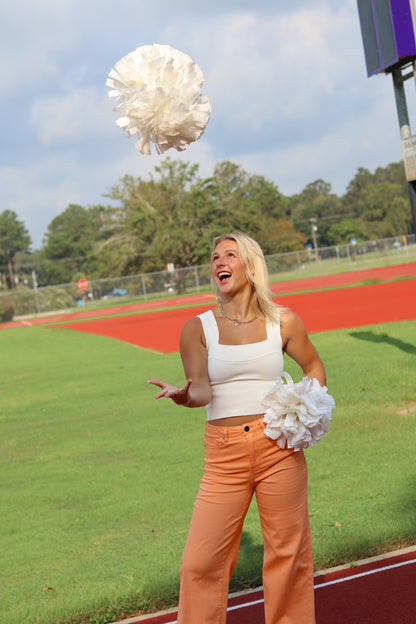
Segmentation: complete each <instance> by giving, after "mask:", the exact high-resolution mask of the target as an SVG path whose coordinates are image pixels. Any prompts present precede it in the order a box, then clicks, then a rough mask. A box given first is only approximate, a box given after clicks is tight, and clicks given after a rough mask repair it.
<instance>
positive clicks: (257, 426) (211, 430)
mask: <svg viewBox="0 0 416 624" xmlns="http://www.w3.org/2000/svg"><path fill="white" fill-rule="evenodd" d="M263 418H264V417H263V416H260V418H258V419H256V420H253V421H250V422H247V423H244V424H243V425H232V426H230V427H218V426H217V425H213V424H211V423H210V422H209V420H208V421H207V423H206V426H205V432H206V433H207V434H208V435H213V436H217V437H218V436H222V437H224V438H227V439H228V438H231V437H233V436H241V434H247V433H249V432H250V431H261V432H263V431H264V429H265V428H266V423H264V422H263Z"/></svg>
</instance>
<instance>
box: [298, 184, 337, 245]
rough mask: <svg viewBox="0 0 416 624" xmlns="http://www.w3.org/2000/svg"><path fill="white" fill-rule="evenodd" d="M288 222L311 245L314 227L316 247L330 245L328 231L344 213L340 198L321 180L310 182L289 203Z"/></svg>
mask: <svg viewBox="0 0 416 624" xmlns="http://www.w3.org/2000/svg"><path fill="white" fill-rule="evenodd" d="M289 213H290V220H291V221H292V223H293V225H294V227H295V229H296V230H297V231H299V232H301V233H302V234H303V235H304V237H305V239H306V240H307V241H308V242H309V243H310V244H312V243H313V237H312V227H313V226H315V227H316V228H317V229H316V230H315V235H316V241H317V245H318V247H327V246H329V245H330V244H331V242H330V236H329V231H330V229H331V226H332V225H333V224H334V223H336V222H339V221H340V220H341V219H342V218H343V215H344V213H345V210H344V208H343V206H342V203H341V200H340V198H339V197H338V196H337V195H336V194H335V193H332V187H331V185H330V184H329V183H328V182H325V181H324V180H322V179H319V180H315V181H314V182H310V183H309V184H307V185H306V186H305V188H304V189H303V191H302V192H301V193H300V194H299V195H295V196H294V197H292V198H291V200H290V202H289Z"/></svg>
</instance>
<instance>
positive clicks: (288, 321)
mask: <svg viewBox="0 0 416 624" xmlns="http://www.w3.org/2000/svg"><path fill="white" fill-rule="evenodd" d="M280 326H281V329H282V331H284V332H286V333H292V332H294V331H299V330H301V331H304V329H305V325H304V324H303V321H302V319H301V318H300V316H299V315H298V314H296V312H293V310H289V309H287V308H286V309H284V310H282V311H281V312H280Z"/></svg>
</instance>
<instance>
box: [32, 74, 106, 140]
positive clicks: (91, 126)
mask: <svg viewBox="0 0 416 624" xmlns="http://www.w3.org/2000/svg"><path fill="white" fill-rule="evenodd" d="M111 115H113V117H114V119H112V118H111ZM31 119H32V123H33V124H34V127H35V130H36V134H37V136H38V137H39V139H40V140H41V142H42V143H44V144H45V145H63V144H65V143H80V142H81V141H83V140H93V139H94V138H103V136H104V137H105V136H107V137H108V139H109V140H110V139H111V138H113V137H115V136H116V131H115V127H114V123H111V121H113V122H114V120H115V119H116V115H115V114H114V113H112V105H111V102H110V100H109V99H108V97H107V93H106V91H105V90H104V88H103V87H102V88H100V87H98V86H91V87H75V88H73V89H71V90H70V91H68V92H67V93H65V94H64V95H62V96H60V97H59V96H55V97H46V98H39V99H37V100H35V101H34V103H33V105H32V111H31Z"/></svg>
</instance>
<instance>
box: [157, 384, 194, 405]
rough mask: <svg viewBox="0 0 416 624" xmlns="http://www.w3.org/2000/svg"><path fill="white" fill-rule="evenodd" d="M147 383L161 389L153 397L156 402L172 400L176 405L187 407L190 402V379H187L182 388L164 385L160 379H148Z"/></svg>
mask: <svg viewBox="0 0 416 624" xmlns="http://www.w3.org/2000/svg"><path fill="white" fill-rule="evenodd" d="M149 383H151V384H153V385H155V386H158V387H159V388H161V390H160V392H158V393H157V394H156V396H155V399H156V400H157V399H161V398H163V397H165V399H172V401H174V402H175V403H176V404H177V405H187V404H188V403H189V401H190V400H191V395H190V393H189V388H190V385H191V383H192V379H187V380H186V384H185V385H184V386H183V388H177V387H176V386H173V385H172V384H168V383H165V382H164V381H161V380H160V379H149Z"/></svg>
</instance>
